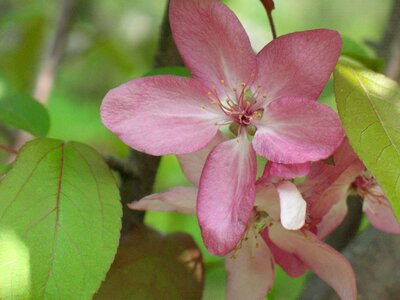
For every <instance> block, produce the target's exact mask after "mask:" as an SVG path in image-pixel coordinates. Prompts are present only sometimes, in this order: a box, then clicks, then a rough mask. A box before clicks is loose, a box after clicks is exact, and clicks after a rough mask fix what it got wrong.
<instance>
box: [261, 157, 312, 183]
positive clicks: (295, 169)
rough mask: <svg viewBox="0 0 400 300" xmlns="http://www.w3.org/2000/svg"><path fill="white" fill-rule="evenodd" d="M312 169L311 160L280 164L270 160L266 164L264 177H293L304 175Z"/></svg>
mask: <svg viewBox="0 0 400 300" xmlns="http://www.w3.org/2000/svg"><path fill="white" fill-rule="evenodd" d="M309 171H310V162H306V163H302V164H280V163H275V162H273V161H268V163H267V164H266V165H265V169H264V173H263V175H262V178H264V177H271V176H272V177H280V178H284V179H293V178H298V177H304V176H306V175H307V174H308V172H309Z"/></svg>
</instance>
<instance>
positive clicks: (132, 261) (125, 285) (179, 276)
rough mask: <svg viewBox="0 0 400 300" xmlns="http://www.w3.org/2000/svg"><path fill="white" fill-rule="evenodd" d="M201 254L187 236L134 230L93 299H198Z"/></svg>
mask: <svg viewBox="0 0 400 300" xmlns="http://www.w3.org/2000/svg"><path fill="white" fill-rule="evenodd" d="M203 272H204V269H203V264H202V258H201V253H200V251H199V249H198V248H197V246H196V244H195V243H194V241H193V239H192V238H191V236H189V235H187V234H184V233H173V234H168V235H162V234H160V233H158V232H156V231H154V230H152V229H149V228H147V227H145V226H144V225H138V226H135V227H134V228H133V229H132V230H131V231H130V232H129V233H128V235H126V236H124V237H123V238H122V240H121V245H120V247H119V249H118V253H117V256H116V257H115V260H114V262H113V264H112V266H111V269H110V271H109V272H108V274H107V278H106V280H105V281H104V282H103V285H102V286H101V288H100V290H99V292H98V293H97V294H96V296H95V297H94V299H105V300H108V299H124V300H130V299H131V300H141V299H191V300H196V299H199V300H200V299H201V296H202V290H203Z"/></svg>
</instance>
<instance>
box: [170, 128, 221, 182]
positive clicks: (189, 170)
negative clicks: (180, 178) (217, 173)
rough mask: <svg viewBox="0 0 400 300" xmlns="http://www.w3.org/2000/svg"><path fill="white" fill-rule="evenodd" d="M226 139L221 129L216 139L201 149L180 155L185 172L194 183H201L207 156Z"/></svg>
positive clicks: (180, 161)
mask: <svg viewBox="0 0 400 300" xmlns="http://www.w3.org/2000/svg"><path fill="white" fill-rule="evenodd" d="M226 140H227V137H226V136H225V135H224V134H223V133H222V132H221V131H218V132H217V134H216V135H215V137H214V139H213V140H212V141H211V142H210V143H209V144H208V145H207V146H206V147H204V148H203V149H201V150H200V151H197V152H194V153H189V154H183V155H178V160H179V163H180V165H181V168H182V170H183V173H184V174H185V175H186V177H187V178H188V179H189V180H190V181H191V182H192V183H193V184H194V185H196V186H198V185H199V182H200V176H201V172H202V170H203V167H204V164H205V162H206V159H207V156H208V155H209V154H210V152H211V150H212V149H213V148H214V147H215V146H216V145H218V144H219V143H222V142H224V141H226Z"/></svg>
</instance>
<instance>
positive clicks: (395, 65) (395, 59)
mask: <svg viewBox="0 0 400 300" xmlns="http://www.w3.org/2000/svg"><path fill="white" fill-rule="evenodd" d="M377 52H378V55H379V56H381V57H383V58H384V59H385V62H386V68H385V73H386V75H387V76H389V77H391V78H393V79H395V80H397V81H400V0H393V5H392V10H391V16H390V19H389V23H388V25H387V27H386V31H385V34H384V36H383V38H382V40H381V42H380V44H379V46H378V48H377Z"/></svg>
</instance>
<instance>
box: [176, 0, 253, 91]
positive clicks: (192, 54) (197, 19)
mask: <svg viewBox="0 0 400 300" xmlns="http://www.w3.org/2000/svg"><path fill="white" fill-rule="evenodd" d="M170 21H171V28H172V33H173V35H174V40H175V42H176V45H177V47H178V49H179V52H180V54H181V56H182V58H183V60H184V61H185V64H186V66H187V67H188V68H189V70H190V72H191V74H192V76H193V77H194V78H198V79H200V80H202V81H203V82H204V83H205V84H206V85H207V86H208V88H210V89H212V87H213V86H215V87H216V89H217V91H219V92H220V97H221V96H224V95H226V94H229V92H231V91H232V89H233V88H237V89H238V90H239V89H241V88H242V86H241V84H242V82H246V83H249V79H250V78H251V77H252V74H254V73H255V71H256V57H255V54H254V52H253V50H252V48H251V45H250V41H249V38H248V36H247V34H246V32H245V30H244V28H243V26H242V25H241V24H240V22H239V20H238V19H237V17H236V16H235V14H234V13H233V12H232V11H231V10H230V9H229V8H228V7H227V6H226V5H224V4H223V3H221V2H220V1H217V0H191V1H188V0H171V4H170ZM251 79H253V78H251ZM221 80H223V81H224V82H223V83H221ZM227 88H228V89H229V91H226V90H227ZM225 91H226V92H225Z"/></svg>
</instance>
